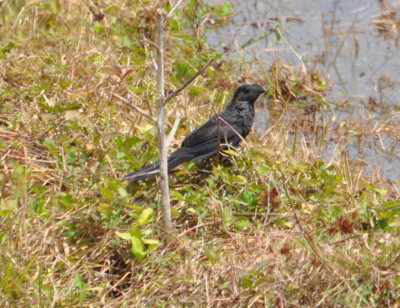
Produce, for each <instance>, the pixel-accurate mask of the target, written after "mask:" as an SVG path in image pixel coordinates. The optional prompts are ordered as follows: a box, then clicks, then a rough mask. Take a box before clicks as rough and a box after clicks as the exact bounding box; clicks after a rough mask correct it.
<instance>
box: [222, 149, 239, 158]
mask: <svg viewBox="0 0 400 308" xmlns="http://www.w3.org/2000/svg"><path fill="white" fill-rule="evenodd" d="M223 152H224V153H225V154H228V155H232V156H236V157H240V155H239V153H238V152H236V151H234V150H224V151H223Z"/></svg>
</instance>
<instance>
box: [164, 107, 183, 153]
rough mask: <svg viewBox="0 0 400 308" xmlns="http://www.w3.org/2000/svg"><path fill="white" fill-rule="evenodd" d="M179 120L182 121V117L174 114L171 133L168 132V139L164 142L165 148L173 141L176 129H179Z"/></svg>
mask: <svg viewBox="0 0 400 308" xmlns="http://www.w3.org/2000/svg"><path fill="white" fill-rule="evenodd" d="M181 119H182V115H181V114H180V113H179V112H178V113H177V114H176V118H175V122H174V125H173V126H172V129H171V131H170V132H169V135H168V138H167V140H166V141H165V146H166V147H167V148H168V147H169V145H170V143H171V141H172V139H173V138H174V136H175V133H176V131H177V129H178V127H179V123H180V122H181Z"/></svg>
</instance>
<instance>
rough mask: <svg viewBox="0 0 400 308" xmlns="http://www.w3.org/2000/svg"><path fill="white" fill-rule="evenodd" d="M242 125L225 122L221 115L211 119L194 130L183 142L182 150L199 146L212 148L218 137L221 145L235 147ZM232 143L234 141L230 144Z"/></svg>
mask: <svg viewBox="0 0 400 308" xmlns="http://www.w3.org/2000/svg"><path fill="white" fill-rule="evenodd" d="M242 130H243V125H241V124H240V123H239V120H237V121H229V122H228V121H227V120H226V119H224V118H223V117H221V115H220V116H219V117H218V118H217V117H216V116H214V117H212V118H211V119H210V120H208V121H207V122H206V123H204V124H203V125H201V126H200V127H198V128H197V129H195V130H194V131H193V132H191V133H190V134H189V136H187V137H186V138H185V140H183V142H182V147H183V148H196V147H198V146H201V145H207V146H211V147H212V146H214V147H215V145H216V144H218V137H219V140H220V142H221V143H226V142H228V143H231V144H233V145H235V146H236V145H237V144H238V143H239V142H240V140H241V138H240V137H239V135H242V133H243V132H242ZM232 141H234V142H233V143H232Z"/></svg>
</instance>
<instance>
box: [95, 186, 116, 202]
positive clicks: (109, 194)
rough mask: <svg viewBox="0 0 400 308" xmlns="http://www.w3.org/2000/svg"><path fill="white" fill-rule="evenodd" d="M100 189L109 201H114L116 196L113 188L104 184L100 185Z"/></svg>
mask: <svg viewBox="0 0 400 308" xmlns="http://www.w3.org/2000/svg"><path fill="white" fill-rule="evenodd" d="M99 190H100V193H101V194H102V196H103V197H104V199H106V200H108V201H114V199H115V197H114V192H113V191H112V190H110V189H108V188H105V187H103V186H99Z"/></svg>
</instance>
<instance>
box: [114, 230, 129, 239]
mask: <svg viewBox="0 0 400 308" xmlns="http://www.w3.org/2000/svg"><path fill="white" fill-rule="evenodd" d="M115 234H116V235H118V236H119V237H120V238H122V239H124V240H128V241H130V240H131V239H132V235H131V234H130V233H127V232H118V231H115Z"/></svg>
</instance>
